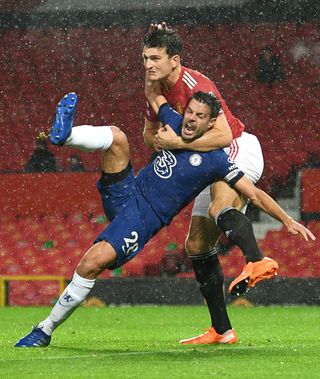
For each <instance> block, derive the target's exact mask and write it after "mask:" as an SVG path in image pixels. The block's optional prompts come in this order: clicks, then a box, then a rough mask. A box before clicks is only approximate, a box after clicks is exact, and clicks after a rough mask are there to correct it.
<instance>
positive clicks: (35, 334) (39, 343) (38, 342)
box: [14, 326, 51, 347]
mask: <svg viewBox="0 0 320 379" xmlns="http://www.w3.org/2000/svg"><path fill="white" fill-rule="evenodd" d="M50 341H51V336H48V335H47V334H46V333H45V332H43V331H42V329H40V328H38V327H37V326H35V327H34V328H33V329H32V331H31V332H30V333H29V334H27V335H26V336H25V337H22V338H21V339H20V340H19V341H18V342H17V343H16V344H15V345H14V347H46V346H49V344H50Z"/></svg>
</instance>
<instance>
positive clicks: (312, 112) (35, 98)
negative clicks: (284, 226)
mask: <svg viewBox="0 0 320 379" xmlns="http://www.w3.org/2000/svg"><path fill="white" fill-rule="evenodd" d="M178 30H179V31H180V33H181V34H182V35H183V36H184V40H185V46H184V49H185V51H184V59H183V63H184V64H185V65H187V66H193V67H196V68H197V69H199V70H200V71H202V72H204V73H205V74H207V75H208V76H209V77H211V78H213V79H214V81H215V82H216V83H217V86H218V88H220V89H221V92H222V94H223V96H224V97H225V99H226V101H227V102H228V104H229V107H230V108H231V110H232V111H233V113H234V114H235V115H236V116H237V117H239V118H240V119H241V120H243V122H245V124H246V126H247V130H248V131H251V132H253V133H254V134H256V135H257V136H258V137H259V139H260V141H261V143H262V146H263V151H264V155H265V160H266V165H265V172H264V175H263V177H262V179H261V181H260V186H261V187H262V188H263V189H265V190H268V191H272V188H273V186H274V185H276V184H277V185H279V184H280V185H285V184H286V182H287V180H288V176H289V174H290V172H292V170H296V169H298V168H299V167H301V166H303V165H305V164H306V163H307V162H308V160H309V159H310V157H312V158H313V159H318V160H320V148H319V146H320V143H319V142H320V137H319V133H318V130H317V128H318V124H317V122H318V119H319V116H320V107H319V100H318V99H319V96H318V88H319V68H318V67H317V66H316V65H315V64H314V63H313V62H312V61H310V60H308V59H306V58H301V59H300V60H299V61H297V62H295V61H294V60H293V58H292V54H291V51H292V49H293V47H294V46H295V44H296V43H297V42H298V41H306V42H308V43H311V42H315V41H318V40H319V37H320V36H319V24H318V23H315V22H308V23H304V24H301V25H296V24H295V23H292V22H281V23H279V24H277V25H275V24H271V23H263V24H258V25H251V24H249V23H248V24H241V25H227V24H222V25H210V26H208V25H196V26H193V27H192V30H191V29H189V28H188V26H183V25H180V26H178ZM144 32H145V30H144V28H139V27H135V28H132V29H130V46H129V45H128V30H126V29H125V28H121V27H109V28H105V29H99V28H82V27H77V28H70V29H64V30H62V29H55V28H48V29H41V30H39V29H14V30H4V31H3V32H2V33H1V35H0V54H1V56H2V57H3V59H2V64H1V67H0V85H1V91H2V93H3V96H2V98H1V103H2V105H1V107H0V132H1V135H2V138H1V140H0V155H1V157H2V159H1V162H0V172H1V171H2V172H10V171H22V170H23V168H24V166H25V164H26V161H27V160H28V158H29V156H30V155H31V154H32V151H33V149H34V141H35V138H36V136H37V134H38V133H39V132H40V131H42V130H45V131H47V130H48V129H49V127H50V123H51V120H52V115H53V112H54V109H55V106H56V103H57V101H58V100H59V99H60V97H61V96H62V95H64V94H65V93H67V92H69V91H76V92H77V93H78V94H79V98H80V102H79V109H78V113H77V118H76V124H94V125H104V124H107V125H117V126H119V127H121V128H122V129H123V130H124V131H125V132H126V134H127V135H128V138H129V142H130V144H131V147H132V161H133V164H134V166H135V168H136V170H138V169H140V168H141V167H142V166H143V165H144V164H145V163H146V162H147V160H148V157H149V156H150V153H151V152H150V150H149V149H148V148H147V147H146V146H145V145H144V144H143V142H142V138H141V133H142V125H143V117H144V97H143V80H142V78H143V76H144V70H143V66H142V62H141V39H142V37H143V34H144ZM191 36H192V38H191ZM195 39H196V40H197V41H199V43H198V44H194V40H195ZM226 40H227V41H228V45H226V44H225V41H226ZM93 41H94V42H93ZM266 45H271V46H272V47H273V49H274V50H275V52H276V53H278V54H279V55H280V56H281V62H282V63H283V65H284V69H285V72H286V79H285V80H284V81H283V82H281V83H276V84H275V85H274V86H273V87H272V88H271V89H269V88H268V87H267V86H265V85H263V84H261V83H258V82H257V81H256V78H255V69H256V65H257V62H258V55H259V53H260V51H261V49H262V48H263V47H264V46H266ZM212 47H213V48H214V51H215V53H214V54H213V53H212ZM50 149H51V150H52V151H54V153H55V155H56V157H57V158H58V160H59V164H60V166H61V168H62V169H66V168H67V166H68V157H69V156H70V155H72V154H73V151H72V150H71V149H70V150H69V149H63V148H57V147H54V148H53V147H50ZM79 155H80V156H81V159H82V161H83V162H84V165H85V167H86V169H87V170H99V166H100V154H99V153H92V154H85V153H81V152H80V154H79ZM16 216H17V215H15V214H13V215H11V216H8V215H6V216H3V217H2V218H1V219H0V233H1V239H0V243H1V245H0V247H1V250H0V265H1V273H2V274H7V275H19V274H23V275H25V274H29V275H34V274H39V275H48V274H55V275H62V276H65V277H67V278H71V276H72V274H73V270H74V268H75V266H76V264H77V262H78V260H79V258H80V257H81V255H82V254H83V253H84V252H85V250H86V248H87V247H88V246H90V244H91V241H92V240H93V239H94V237H95V236H96V235H97V233H98V232H99V230H101V229H102V228H103V227H104V225H103V224H100V223H99V222H95V221H94V220H95V219H93V218H91V219H88V218H86V216H83V218H82V219H77V217H75V215H68V217H66V218H59V217H58V218H57V216H53V217H52V218H48V217H45V218H41V217H40V216H39V218H38V219H36V220H35V219H28V218H22V217H20V218H19V217H16ZM189 216H190V207H188V208H187V209H186V210H185V211H184V212H182V214H180V215H179V216H177V217H176V219H175V221H174V222H173V223H172V225H171V226H170V227H168V228H165V229H164V230H163V231H161V233H159V235H158V236H157V237H155V239H153V240H152V241H150V242H149V243H148V244H147V245H146V247H145V249H144V251H143V252H142V253H141V255H140V256H139V257H138V258H136V259H135V260H133V261H132V262H130V263H128V264H127V265H126V266H124V267H123V268H122V271H121V273H120V274H121V275H122V276H136V275H160V274H161V272H162V268H161V262H162V258H163V256H164V254H165V253H166V251H167V247H168V245H169V244H172V243H174V244H176V245H177V251H178V252H180V253H181V254H183V252H184V248H183V242H184V238H185V235H186V232H187V229H188V220H189ZM313 227H314V228H316V229H317V233H319V230H320V223H315V224H314V225H313ZM313 230H314V229H313ZM318 240H319V238H318ZM260 244H261V248H262V250H263V251H264V252H265V253H266V255H269V256H272V257H274V258H275V259H276V260H278V261H279V264H280V272H279V275H283V276H293V277H302V276H309V277H316V276H319V272H320V271H319V265H320V245H319V243H318V242H312V243H309V244H305V243H304V242H303V241H300V242H299V243H298V242H297V240H296V238H294V237H290V236H288V235H287V232H286V231H284V230H281V231H280V232H269V233H268V235H267V236H266V238H265V239H264V240H262V241H260ZM221 261H222V264H223V267H224V270H225V274H226V276H230V277H234V276H235V275H237V274H238V273H239V272H240V271H241V268H242V266H243V263H244V261H243V258H242V257H241V253H240V252H239V250H238V249H236V248H235V249H233V250H232V252H231V254H230V255H229V256H227V257H221ZM112 275H119V272H118V273H112V272H109V271H108V272H106V273H104V274H103V275H102V277H109V276H112ZM22 287H23V288H24V289H21V283H20V284H19V283H16V282H14V283H12V285H11V286H10V290H11V291H12V293H11V295H10V301H12V302H13V303H15V304H23V301H24V300H23V299H26V298H27V297H26V293H31V292H30V291H31V287H32V288H34V293H33V294H31V295H30V299H32V301H35V302H37V301H38V300H37V299H39V296H38V295H39V291H40V290H41V288H42V287H41V285H40V284H39V282H37V283H33V285H31V284H28V283H25V284H24V285H23V286H22ZM46 288H47V289H48V291H46V292H47V293H49V298H50V299H51V300H52V298H53V297H54V296H56V287H55V285H54V284H51V283H49V284H48V285H47V286H46ZM30 299H28V301H29V302H30ZM51 300H50V301H51ZM19 301H20V303H19ZM46 301H47V302H48V298H47V299H46Z"/></svg>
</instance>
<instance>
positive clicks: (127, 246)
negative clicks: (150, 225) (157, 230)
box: [122, 230, 139, 255]
mask: <svg viewBox="0 0 320 379" xmlns="http://www.w3.org/2000/svg"><path fill="white" fill-rule="evenodd" d="M138 237H139V235H138V233H137V232H136V231H135V230H134V231H132V232H131V237H130V238H127V237H125V238H124V239H123V240H124V245H122V251H123V252H124V254H125V255H130V254H132V253H135V252H136V251H137V250H138V248H139V244H138V242H137V241H138Z"/></svg>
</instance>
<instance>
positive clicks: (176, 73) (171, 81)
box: [162, 65, 182, 91]
mask: <svg viewBox="0 0 320 379" xmlns="http://www.w3.org/2000/svg"><path fill="white" fill-rule="evenodd" d="M181 70H182V67H181V65H178V66H177V67H176V68H175V69H174V70H172V72H171V74H170V75H169V76H168V77H167V78H166V79H163V80H162V86H163V88H164V89H165V90H166V91H170V90H171V89H172V88H173V86H174V85H175V84H176V83H177V81H178V79H179V77H180V73H181Z"/></svg>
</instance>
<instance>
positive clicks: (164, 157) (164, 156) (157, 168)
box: [153, 150, 177, 179]
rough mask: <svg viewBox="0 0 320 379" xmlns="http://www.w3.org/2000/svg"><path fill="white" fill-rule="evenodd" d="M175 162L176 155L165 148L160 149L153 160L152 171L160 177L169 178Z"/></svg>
mask: <svg viewBox="0 0 320 379" xmlns="http://www.w3.org/2000/svg"><path fill="white" fill-rule="evenodd" d="M176 164H177V160H176V157H175V156H174V155H173V154H172V153H171V152H170V151H167V150H161V153H160V154H159V155H158V156H157V158H156V159H155V161H154V164H153V169H154V172H155V173H156V174H157V175H158V176H160V178H162V179H169V178H170V176H171V175H172V168H173V167H174V166H175V165H176Z"/></svg>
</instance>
